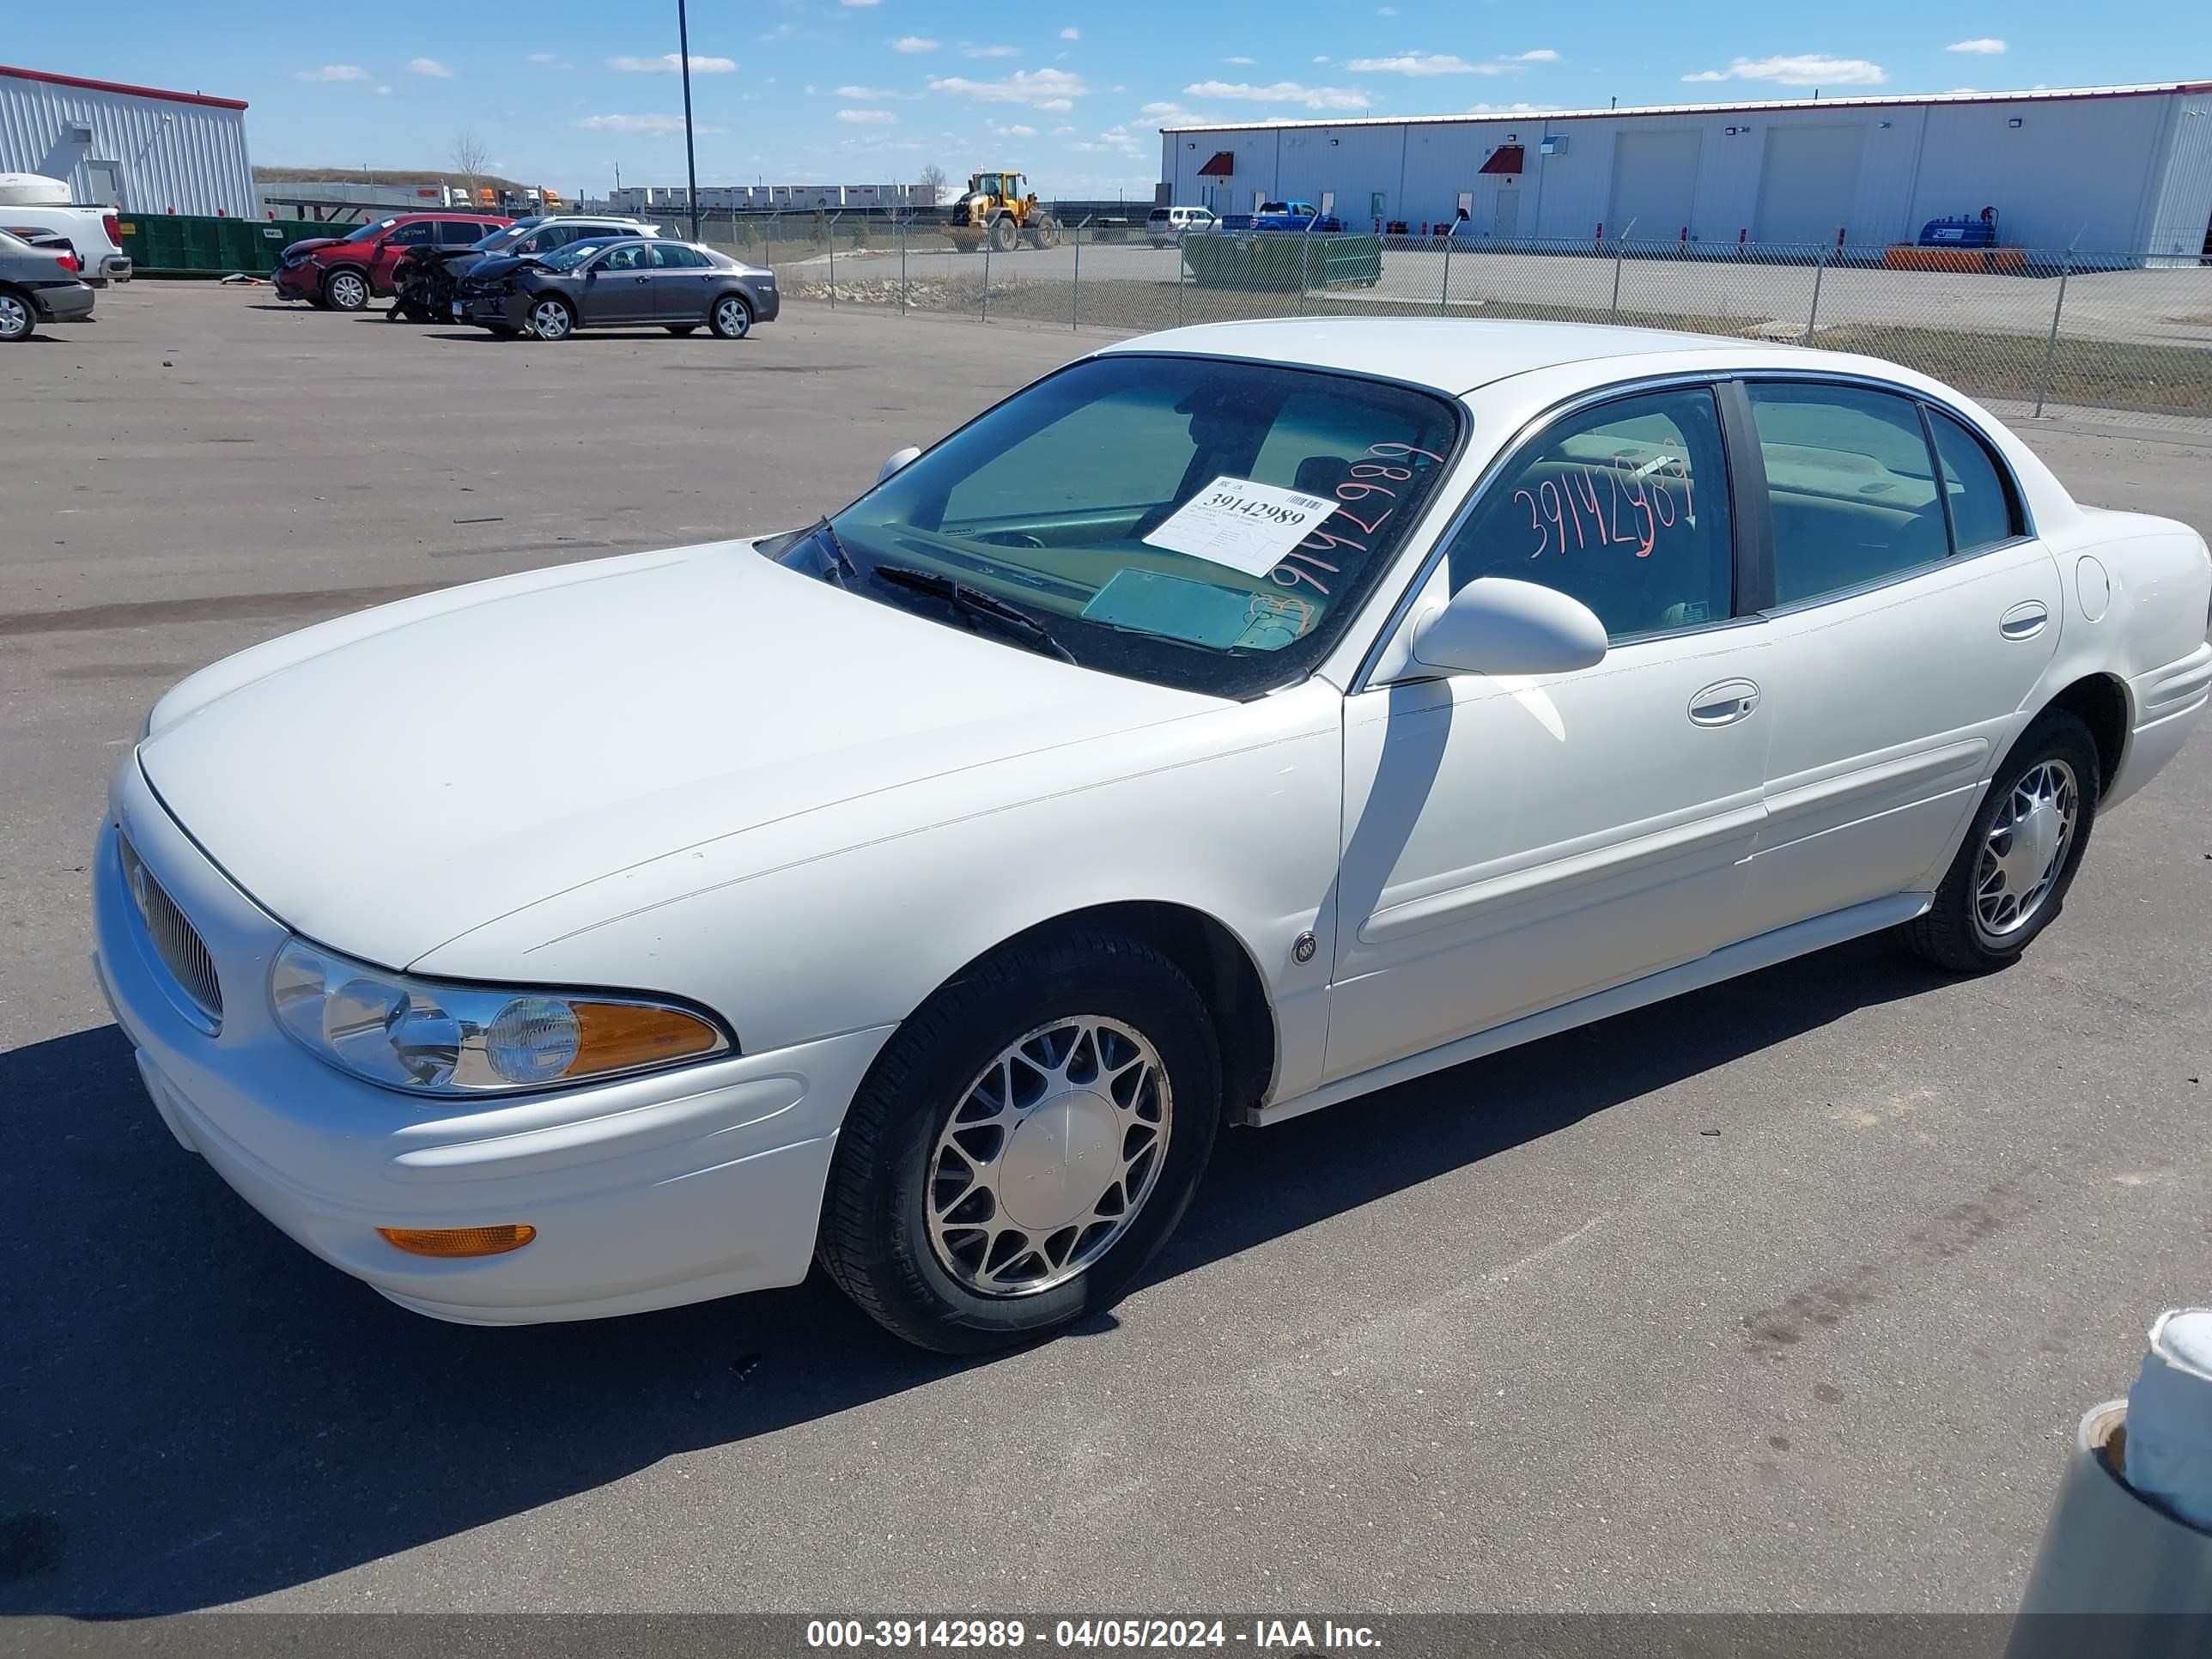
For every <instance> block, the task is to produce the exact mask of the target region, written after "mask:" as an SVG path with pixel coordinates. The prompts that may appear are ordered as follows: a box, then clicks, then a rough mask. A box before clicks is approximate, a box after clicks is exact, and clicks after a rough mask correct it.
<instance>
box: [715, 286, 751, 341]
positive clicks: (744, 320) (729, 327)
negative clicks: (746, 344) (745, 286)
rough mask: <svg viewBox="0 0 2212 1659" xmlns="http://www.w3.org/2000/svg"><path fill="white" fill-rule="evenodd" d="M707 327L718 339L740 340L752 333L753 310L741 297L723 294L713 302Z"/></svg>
mask: <svg viewBox="0 0 2212 1659" xmlns="http://www.w3.org/2000/svg"><path fill="white" fill-rule="evenodd" d="M708 326H709V327H711V328H712V329H713V330H714V333H715V335H716V336H717V337H719V338H721V339H725V340H742V339H744V337H745V336H746V335H748V334H750V333H751V332H752V331H753V308H752V307H750V306H749V305H747V304H746V303H745V302H744V298H743V297H742V296H741V295H735V294H725V295H723V296H722V297H721V298H720V299H719V300H717V301H714V312H713V313H712V314H711V316H710V317H709V318H708Z"/></svg>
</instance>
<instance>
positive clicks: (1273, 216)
mask: <svg viewBox="0 0 2212 1659" xmlns="http://www.w3.org/2000/svg"><path fill="white" fill-rule="evenodd" d="M1221 228H1222V229H1224V230H1294V231H1298V232H1301V233H1313V234H1320V235H1326V236H1334V235H1338V234H1341V233H1342V231H1343V229H1344V222H1343V221H1342V220H1341V219H1339V218H1338V217H1337V216H1335V215H1334V214H1324V213H1323V212H1322V210H1320V209H1319V208H1317V207H1316V206H1315V205H1314V204H1312V203H1311V202H1262V203H1261V204H1260V210H1259V211H1258V212H1257V213H1231V214H1226V215H1225V216H1223V218H1222V221H1221Z"/></svg>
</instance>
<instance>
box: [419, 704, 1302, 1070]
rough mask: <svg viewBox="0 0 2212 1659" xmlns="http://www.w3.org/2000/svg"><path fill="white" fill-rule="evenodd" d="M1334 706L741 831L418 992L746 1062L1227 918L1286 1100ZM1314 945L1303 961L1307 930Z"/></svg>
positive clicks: (1190, 729)
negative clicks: (1080, 936) (528, 996)
mask: <svg viewBox="0 0 2212 1659" xmlns="http://www.w3.org/2000/svg"><path fill="white" fill-rule="evenodd" d="M1341 720H1342V698H1341V696H1340V694H1339V693H1338V692H1337V690H1335V688H1334V687H1333V686H1331V685H1328V684H1327V683H1326V682H1323V681H1321V680H1317V679H1316V680H1314V681H1310V682H1309V683H1308V684H1306V685H1304V686H1302V687H1298V688H1296V689H1295V690H1291V691H1290V692H1286V693H1284V694H1281V695H1279V696H1273V697H1268V698H1265V699H1262V700H1261V701H1259V702H1253V703H1245V704H1225V705H1224V706H1223V707H1222V708H1220V709H1219V710H1218V711H1216V712H1213V713H1210V714H1205V715H1201V716H1199V717H1197V718H1194V719H1192V720H1182V721H1177V722H1175V723H1173V724H1172V725H1171V726H1167V727H1164V728H1158V727H1154V728H1146V729H1144V730H1140V731H1138V732H1128V733H1122V734H1119V735H1117V736H1115V737H1112V738H1102V739H1099V740H1097V741H1096V742H1093V743H1089V744H1073V745H1070V746H1068V747H1067V748H1066V749H1063V750H1048V751H1046V752H1045V753H1043V754H1042V755H1033V756H1030V757H1025V758H1024V759H1022V760H1019V761H1010V762H1004V763H995V764H994V765H991V766H987V767H983V768H977V769H969V770H968V771H965V772H963V773H959V774H957V775H951V776H945V777H938V778H932V779H928V780H926V781H922V782H920V783H916V784H913V785H909V786H906V787H902V788H898V789H894V790H890V791H886V792H884V793H880V794H878V795H874V796H868V797H863V798H861V799H859V800H856V801H848V802H845V803H842V804H841V805H836V806H831V807H825V808H823V809H821V810H819V811H812V812H807V813H802V814H799V815H798V816H797V817H793V818H788V819H786V820H783V821H781V822H780V823H771V824H767V825H763V826H762V827H761V828H759V829H752V830H748V831H745V832H743V833H741V834H738V835H733V836H727V837H725V838H723V839H721V840H720V841H715V842H708V843H705V844H703V845H702V846H698V847H695V848H689V849H686V850H685V851H683V852H680V853H676V854H670V855H668V856H667V857H665V858H660V859H655V860H651V861H650V862H648V863H647V864H645V865H643V866H638V867H637V868H635V869H632V870H628V871H623V872H619V873H617V874H614V875H610V876H608V877H606V878H603V879H601V880H599V881H596V882H592V883H588V884H585V885H583V886H581V887H579V888H576V889H574V890H570V891H568V892H565V893H562V894H558V895H556V896H552V897H550V898H548V899H545V900H544V901H542V902H538V903H537V904H534V905H532V906H530V907H528V908H526V909H523V910H520V911H517V912H515V913H513V914H511V915H507V916H505V917H502V918H501V919H499V920H497V921H493V922H491V923H489V924H487V925H486V926H484V927H479V928H477V929H476V930H475V931H473V932H471V933H466V934H464V935H463V936H461V937H460V938H459V939H454V940H453V941H451V942H450V943H448V944H446V945H441V946H440V947H439V948H438V949H437V950H435V951H432V952H431V953H430V954H429V955H428V956H427V957H424V958H422V960H421V961H420V962H418V963H415V964H414V967H415V969H416V971H417V972H421V973H423V974H427V975H457V976H460V977H465V978H483V979H508V980H515V979H520V980H522V981H534V982H538V983H545V984H562V983H571V982H574V983H586V984H595V985H627V986H635V987H641V988H651V989H654V990H659V991H664V992H673V993H675V994H680V995H684V996H688V997H691V998H694V999H696V1000H699V1001H701V1002H703V1003H705V1004H706V1005H707V1006H709V1007H712V1008H714V1009H715V1010H716V1011H717V1012H720V1013H721V1014H723V1015H724V1017H725V1018H727V1019H728V1020H729V1022H730V1023H731V1025H732V1028H733V1029H734V1030H736V1032H737V1034H738V1040H739V1042H740V1043H741V1044H742V1046H743V1047H744V1048H745V1049H746V1051H747V1052H759V1051H763V1050H765V1049H769V1048H781V1047H786V1046H788V1045H790V1044H793V1043H797V1042H810V1041H812V1040H814V1039H815V1038H817V1037H820V1036H829V1035H833V1034H836V1033H840V1032H845V1031H852V1030H863V1029H866V1028H869V1027H872V1026H878V1025H886V1024H896V1023H897V1022H898V1021H900V1020H902V1019H904V1018H906V1017H907V1015H908V1014H909V1013H911V1012H913V1011H914V1010H915V1008H916V1007H917V1006H920V1005H921V1002H922V1000H924V999H925V998H927V996H928V995H929V994H930V993H931V992H932V991H933V990H934V989H935V988H936V987H938V986H939V985H940V984H942V983H944V982H945V981H946V980H947V979H949V978H950V977H951V975H953V974H954V973H956V972H957V970H958V969H960V968H961V967H963V965H964V964H966V963H969V962H971V961H973V960H975V958H976V957H979V956H981V955H983V954H984V953H985V952H986V951H989V950H990V949H992V948H993V947H994V945H998V944H1000V943H1001V942H1003V941H1004V940H1006V939H1009V938H1012V936H1013V935H1015V934H1017V933H1022V932H1024V931H1025V930H1027V929H1029V928H1030V927H1036V925H1038V924H1039V923H1041V922H1045V921H1051V920H1053V919H1054V918H1055V917H1057V916H1060V915H1066V914H1068V913H1070V912H1072V911H1076V910H1082V909H1088V908H1092V907H1095V906H1097V905H1102V904H1109V903H1116V902H1127V901H1132V900H1138V901H1145V900H1150V901H1158V902H1167V903H1172V904H1178V905H1182V906H1185V907H1188V908H1191V909H1194V910H1197V911H1200V912H1201V913H1203V914H1204V915H1208V916H1211V917H1212V918H1213V919H1215V920H1216V921H1219V922H1220V923H1221V924H1222V925H1223V926H1224V927H1225V928H1226V929H1227V930H1228V931H1229V932H1230V933H1231V934H1232V935H1234V936H1235V937H1236V938H1237V939H1238V940H1239V941H1240V942H1241V943H1242V944H1243V946H1244V948H1245V950H1246V951H1247V952H1248V953H1249V955H1250V957H1251V958H1252V961H1253V962H1254V963H1255V965H1256V966H1257V968H1258V969H1259V972H1260V975H1261V981H1262V984H1263V986H1264V987H1265V989H1266V991H1267V997H1268V1001H1269V1004H1270V1006H1271V1008H1272V1010H1273V1013H1274V1016H1275V1019H1276V1024H1277V1027H1278V1047H1277V1054H1278V1066H1277V1074H1276V1079H1275V1088H1274V1092H1275V1093H1277V1094H1283V1093H1292V1094H1295V1093H1299V1092H1303V1091H1304V1090H1306V1089H1308V1088H1310V1087H1312V1086H1314V1085H1315V1084H1316V1082H1318V1080H1319V1078H1320V1073H1321V1064H1322V1042H1323V1040H1324V1038H1325V1036H1326V1034H1327V1020H1326V1018H1325V1015H1326V1008H1327V996H1328V964H1329V963H1330V962H1331V961H1332V960H1333V959H1334V937H1333V935H1334V881H1335V876H1336V868H1337V841H1338V833H1339V823H1340V812H1341V798H1342V740H1341V737H1340V726H1341ZM1308 932H1311V933H1314V934H1316V937H1317V941H1318V946H1319V948H1318V949H1317V950H1315V951H1311V952H1310V954H1309V960H1307V961H1306V962H1304V963H1299V962H1297V960H1296V959H1295V954H1294V951H1295V946H1296V945H1297V940H1298V938H1299V936H1300V935H1301V934H1303V933H1308Z"/></svg>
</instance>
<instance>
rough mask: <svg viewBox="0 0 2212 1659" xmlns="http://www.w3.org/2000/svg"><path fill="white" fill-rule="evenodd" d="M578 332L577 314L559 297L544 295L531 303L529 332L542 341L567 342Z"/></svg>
mask: <svg viewBox="0 0 2212 1659" xmlns="http://www.w3.org/2000/svg"><path fill="white" fill-rule="evenodd" d="M575 331H576V313H574V312H573V311H571V310H569V309H568V301H566V300H563V299H562V298H561V297H560V296H559V295H554V294H543V295H539V296H538V298H537V299H535V300H532V301H531V302H530V328H529V332H531V333H532V334H534V335H536V336H537V337H538V338H539V339H541V340H565V339H567V338H568V337H569V336H570V335H571V334H574V332H575Z"/></svg>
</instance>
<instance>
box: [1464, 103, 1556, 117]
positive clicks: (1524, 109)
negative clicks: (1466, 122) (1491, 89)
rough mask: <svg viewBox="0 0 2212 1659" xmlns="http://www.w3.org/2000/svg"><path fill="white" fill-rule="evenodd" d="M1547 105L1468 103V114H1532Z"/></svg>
mask: <svg viewBox="0 0 2212 1659" xmlns="http://www.w3.org/2000/svg"><path fill="white" fill-rule="evenodd" d="M1545 107H1547V106H1545V105H1542V104H1529V103H1519V104H1469V105H1468V106H1467V112H1468V114H1469V115H1534V114H1535V113H1536V112H1538V111H1540V110H1541V109H1544V108H1545Z"/></svg>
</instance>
